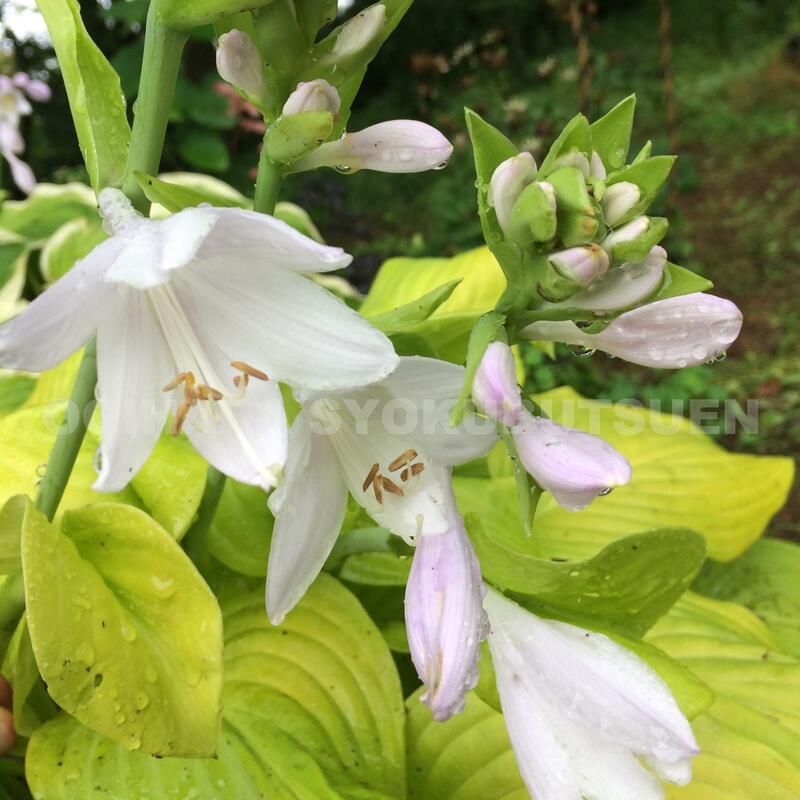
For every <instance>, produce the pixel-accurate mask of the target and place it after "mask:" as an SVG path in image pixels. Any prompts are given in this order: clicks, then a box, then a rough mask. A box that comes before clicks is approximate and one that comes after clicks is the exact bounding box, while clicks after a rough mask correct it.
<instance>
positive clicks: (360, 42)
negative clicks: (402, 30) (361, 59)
mask: <svg viewBox="0 0 800 800" xmlns="http://www.w3.org/2000/svg"><path fill="white" fill-rule="evenodd" d="M385 22H386V6H384V5H383V3H376V4H375V5H374V6H369V8H365V9H364V10H363V11H361V12H359V13H358V14H356V15H355V16H354V17H352V18H351V19H349V20H348V21H347V22H345V23H344V25H342V26H341V28H340V29H339V34H338V36H337V37H336V41H335V42H334V43H333V49H332V50H331V54H330V57H329V58H330V60H331V61H333V62H334V63H338V62H340V61H346V60H347V59H349V58H352V57H353V56H357V55H358V54H359V53H360V52H361V51H362V50H364V49H366V48H367V47H369V45H370V44H372V43H373V42H374V41H375V39H376V37H377V36H378V35H379V34H380V31H381V28H383V25H384V23H385Z"/></svg>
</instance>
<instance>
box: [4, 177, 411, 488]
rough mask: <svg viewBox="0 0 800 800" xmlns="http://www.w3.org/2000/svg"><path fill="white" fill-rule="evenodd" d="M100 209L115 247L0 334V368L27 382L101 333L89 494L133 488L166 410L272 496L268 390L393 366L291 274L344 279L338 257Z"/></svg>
mask: <svg viewBox="0 0 800 800" xmlns="http://www.w3.org/2000/svg"><path fill="white" fill-rule="evenodd" d="M99 199H100V210H101V213H102V215H103V218H104V222H105V226H106V229H107V231H108V232H109V233H110V234H111V238H110V239H108V240H107V241H105V242H103V243H102V244H100V245H98V246H97V247H96V248H95V249H94V250H93V251H92V252H91V253H90V254H89V255H88V256H87V257H86V258H84V259H83V260H82V261H80V262H78V264H77V265H76V266H75V267H74V268H73V269H72V270H70V271H69V272H68V273H67V274H66V275H65V276H64V277H63V278H61V280H59V281H58V282H57V283H55V284H54V285H53V286H52V287H51V288H50V289H48V290H47V291H46V292H44V293H43V294H42V295H41V296H40V297H38V298H37V299H36V300H34V301H33V303H31V304H30V305H29V306H28V307H27V308H26V309H25V311H23V312H22V313H21V314H20V315H19V316H17V317H16V318H15V319H13V320H12V321H11V322H9V323H7V324H6V325H4V326H2V327H0V365H2V366H5V367H11V368H15V369H25V370H28V371H32V372H39V371H42V370H45V369H50V368H51V367H54V366H55V365H56V364H58V363H59V362H60V361H63V360H64V359H65V358H66V357H67V356H69V355H70V354H71V353H73V352H75V351H76V350H78V349H79V348H81V347H82V346H83V345H84V344H85V343H86V342H87V341H88V340H89V339H91V338H92V337H93V336H94V335H95V334H96V335H97V360H98V373H99V389H100V405H101V409H102V443H101V470H100V475H99V477H98V479H97V482H96V483H95V488H97V489H99V490H102V491H116V490H119V489H121V488H122V487H123V486H125V484H126V483H127V482H128V481H129V480H130V479H131V478H132V477H133V475H134V474H135V473H136V472H137V470H138V469H139V468H140V467H141V466H142V464H143V463H144V461H145V460H146V458H147V457H148V455H149V453H150V451H151V450H152V448H153V446H154V444H155V442H156V440H157V439H158V436H159V434H160V433H161V430H162V427H163V425H164V422H165V419H166V417H167V413H168V410H169V406H170V398H171V405H172V408H173V412H174V414H175V425H174V430H175V431H176V432H177V431H178V430H180V429H181V428H185V430H186V432H187V434H188V436H189V438H190V439H191V440H192V442H193V443H194V445H195V446H196V447H197V449H198V450H199V451H200V453H201V454H202V455H203V456H204V457H205V458H206V459H207V460H208V461H210V462H211V463H212V464H213V465H214V466H215V467H217V468H218V469H220V470H221V471H222V472H225V473H226V474H228V475H230V476H232V477H234V478H236V479H237V480H240V481H243V482H245V483H251V484H257V485H261V486H263V487H265V488H269V487H271V486H274V484H275V482H276V477H277V475H278V474H279V473H280V469H281V466H282V464H283V462H284V459H285V455H286V438H287V433H286V420H285V416H284V411H283V403H282V400H281V395H280V390H279V388H278V383H277V382H278V381H283V382H286V383H289V384H292V385H295V386H300V387H307V388H309V389H316V390H326V389H339V388H342V387H344V386H351V385H354V384H364V383H369V382H370V381H374V380H379V379H380V378H383V377H384V376H386V375H387V374H388V373H390V372H391V371H392V370H393V369H394V368H395V366H396V364H397V356H396V355H395V353H394V350H393V348H392V346H391V343H390V342H389V340H388V339H387V338H386V337H385V336H384V335H383V334H382V333H380V332H379V331H377V330H375V329H374V328H372V327H371V326H370V325H369V324H368V323H367V322H366V321H365V320H364V319H362V318H361V317H359V316H358V314H356V313H355V312H354V311H352V310H351V309H349V308H347V306H345V305H344V304H343V303H341V302H340V301H339V300H336V299H335V298H334V297H332V296H331V295H330V294H328V293H327V292H326V291H325V290H324V289H322V288H321V287H320V286H317V285H316V284H315V283H313V282H312V281H310V280H308V279H307V278H305V277H303V275H302V274H301V273H303V272H326V271H328V270H333V269H338V268H340V267H343V266H345V265H346V264H348V263H349V261H350V256H348V255H347V254H346V253H344V252H343V251H342V250H341V249H339V248H335V247H326V246H324V245H320V244H318V243H317V242H314V241H312V240H311V239H308V238H307V237H305V236H303V235H301V234H299V233H297V232H296V231H295V230H294V229H293V228H290V227H289V226H288V225H286V224H285V223H283V222H280V221H278V220H276V219H275V218H274V217H270V216H266V215H263V214H256V213H254V212H250V211H243V210H241V209H233V208H211V207H204V208H189V209H186V210H184V211H181V212H179V213H177V214H173V215H172V216H170V217H168V218H166V219H164V220H149V219H145V218H144V217H141V216H140V215H139V214H137V213H136V212H135V211H134V210H133V209H132V208H131V205H130V203H129V201H128V200H127V198H126V197H125V196H124V195H123V194H122V193H121V192H119V191H118V190H116V189H104V190H103V191H102V192H101V193H100V198H99ZM267 377H268V378H269V380H267Z"/></svg>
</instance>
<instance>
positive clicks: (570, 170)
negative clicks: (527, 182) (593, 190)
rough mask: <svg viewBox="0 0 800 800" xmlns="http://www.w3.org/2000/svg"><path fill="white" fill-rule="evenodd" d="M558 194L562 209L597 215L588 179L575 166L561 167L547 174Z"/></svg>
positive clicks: (558, 201) (559, 204) (557, 197)
mask: <svg viewBox="0 0 800 800" xmlns="http://www.w3.org/2000/svg"><path fill="white" fill-rule="evenodd" d="M547 180H548V182H549V183H550V184H551V185H552V187H553V190H554V191H555V195H556V202H557V203H558V207H559V209H560V210H561V211H573V212H575V213H576V214H586V215H588V216H594V215H595V209H594V206H593V205H592V199H591V197H590V196H589V190H588V189H587V188H586V179H585V178H584V177H583V174H582V173H581V172H580V170H577V169H575V167H559V168H558V169H557V170H554V171H553V172H551V173H550V174H549V175H548V176H547Z"/></svg>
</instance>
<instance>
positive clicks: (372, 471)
mask: <svg viewBox="0 0 800 800" xmlns="http://www.w3.org/2000/svg"><path fill="white" fill-rule="evenodd" d="M377 474H378V464H377V463H375V464H373V465H372V468H371V469H370V471H369V472H368V473H367V477H366V478H364V484H363V486H362V487H361V491H362V492H366V491H367V489H369V487H370V484H371V483H372V481H374V480H375V476H376V475H377Z"/></svg>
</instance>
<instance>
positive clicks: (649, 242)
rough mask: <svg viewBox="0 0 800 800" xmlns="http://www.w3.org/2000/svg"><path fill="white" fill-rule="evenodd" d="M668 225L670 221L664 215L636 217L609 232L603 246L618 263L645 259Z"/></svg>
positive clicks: (663, 234)
mask: <svg viewBox="0 0 800 800" xmlns="http://www.w3.org/2000/svg"><path fill="white" fill-rule="evenodd" d="M668 227H669V222H668V221H667V220H666V219H664V217H645V216H641V217H636V219H633V220H631V221H630V222H628V223H627V224H625V225H623V226H622V227H621V228H617V229H616V230H615V231H612V232H611V233H610V234H608V236H606V238H605V239H604V240H603V242H602V246H603V249H604V250H605V251H606V252H607V253H608V255H609V256H610V257H611V259H612V260H613V261H614V262H616V263H618V264H621V263H625V262H628V261H630V262H638V261H644V259H645V258H646V257H647V255H648V254H649V252H650V250H651V249H652V248H653V247H654V246H655V245H657V244H658V243H659V242H660V241H661V240H662V239H663V238H664V236H665V235H666V233H667V228H668Z"/></svg>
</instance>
